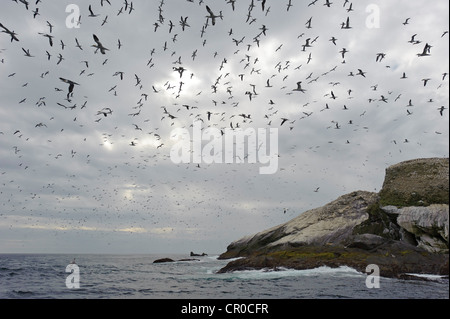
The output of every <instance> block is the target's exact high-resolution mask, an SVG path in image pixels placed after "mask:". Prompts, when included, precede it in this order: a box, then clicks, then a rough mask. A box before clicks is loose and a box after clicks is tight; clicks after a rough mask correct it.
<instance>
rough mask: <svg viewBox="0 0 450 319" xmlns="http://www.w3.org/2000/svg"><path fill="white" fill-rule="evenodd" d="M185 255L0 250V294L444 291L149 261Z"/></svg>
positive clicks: (429, 295)
mask: <svg viewBox="0 0 450 319" xmlns="http://www.w3.org/2000/svg"><path fill="white" fill-rule="evenodd" d="M162 257H169V258H172V259H174V260H179V259H182V258H191V257H189V256H186V255H164V256H161V255H78V256H74V255H21V254H3V255H0V298H1V299H128V298H132V299H338V298H358V299H411V298H417V299H448V298H449V281H448V279H441V278H439V277H437V278H433V280H429V281H423V280H397V279H391V278H384V277H381V278H380V286H379V288H372V289H369V288H367V286H366V278H367V274H364V273H359V272H357V271H355V270H353V269H351V268H347V267H341V268H337V269H330V268H326V267H323V268H318V269H312V270H282V271H243V272H235V273H228V274H217V273H216V272H217V270H219V269H220V268H222V267H223V266H225V265H226V263H227V262H228V261H221V260H217V258H216V257H217V256H207V257H194V258H198V259H199V261H184V262H181V261H180V262H175V263H164V264H153V261H154V260H156V259H158V258H162ZM74 258H76V263H77V266H78V267H79V279H80V281H79V284H80V288H79V289H69V288H67V286H66V278H67V277H69V276H71V274H70V273H68V272H66V267H67V266H68V265H69V264H70V262H71V261H72V260H73V259H74Z"/></svg>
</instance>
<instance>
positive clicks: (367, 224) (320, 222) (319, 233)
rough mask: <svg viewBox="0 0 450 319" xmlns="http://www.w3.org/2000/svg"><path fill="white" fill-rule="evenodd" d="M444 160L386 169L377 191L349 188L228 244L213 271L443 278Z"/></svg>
mask: <svg viewBox="0 0 450 319" xmlns="http://www.w3.org/2000/svg"><path fill="white" fill-rule="evenodd" d="M448 204H449V159H448V158H428V159H415V160H410V161H406V162H402V163H399V164H396V165H393V166H391V167H389V168H387V169H386V176H385V180H384V183H383V187H382V189H381V191H380V192H379V193H374V192H367V191H355V192H352V193H349V194H346V195H343V196H341V197H339V198H338V199H336V200H334V201H332V202H331V203H329V204H326V205H325V206H323V207H319V208H316V209H312V210H309V211H306V212H304V213H302V214H300V215H299V216H298V217H296V218H294V219H292V220H290V221H288V222H287V223H284V224H282V225H279V226H275V227H273V228H270V229H267V230H264V231H262V232H259V233H257V234H254V235H250V236H246V237H244V238H242V239H239V240H237V241H235V242H233V243H231V244H230V245H229V246H228V247H227V251H226V252H225V253H223V254H222V255H221V256H220V257H219V258H220V259H230V258H237V257H243V258H239V259H236V260H233V261H231V262H229V263H228V264H227V265H226V266H225V267H224V268H222V269H221V270H220V271H219V273H223V272H230V271H236V270H249V269H275V270H276V269H278V268H279V267H284V268H290V269H311V268H316V267H320V266H328V267H339V266H349V267H352V268H354V269H356V270H358V271H361V272H365V269H366V267H367V265H369V264H376V265H378V266H379V268H380V275H381V276H383V277H396V278H409V275H408V274H410V273H414V274H436V275H447V276H448V271H449V255H448V253H449V250H448V244H449V238H448V227H449V222H448V219H449V209H448Z"/></svg>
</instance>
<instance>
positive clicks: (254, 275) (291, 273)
mask: <svg viewBox="0 0 450 319" xmlns="http://www.w3.org/2000/svg"><path fill="white" fill-rule="evenodd" d="M364 275H365V274H363V273H361V272H359V271H357V270H355V269H353V268H351V267H348V266H340V267H338V268H331V267H326V266H322V267H318V268H313V269H303V270H298V269H289V268H283V267H280V268H277V269H276V270H273V269H260V270H241V271H234V272H232V273H225V274H217V276H220V277H222V278H224V279H233V278H236V279H277V278H285V277H313V276H333V277H334V276H338V277H361V276H364Z"/></svg>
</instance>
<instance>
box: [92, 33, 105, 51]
mask: <svg viewBox="0 0 450 319" xmlns="http://www.w3.org/2000/svg"><path fill="white" fill-rule="evenodd" d="M93 38H94V41H95V43H96V45H92V47H94V48H96V49H97V50H100V52H101V53H102V54H106V51H109V49H107V48H105V47H104V46H103V44H102V43H101V42H100V40H99V39H98V37H97V36H96V35H95V34H94V35H93ZM97 50H95V52H97Z"/></svg>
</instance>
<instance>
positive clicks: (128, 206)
mask: <svg viewBox="0 0 450 319" xmlns="http://www.w3.org/2000/svg"><path fill="white" fill-rule="evenodd" d="M101 2H102V1H100V0H90V1H59V0H58V1H56V0H42V1H39V3H38V4H37V5H36V4H35V1H30V4H29V8H28V10H27V8H26V6H25V4H24V3H22V2H21V1H18V3H16V2H15V1H3V2H2V10H1V13H0V23H1V24H2V25H3V27H4V28H2V29H0V31H7V30H9V31H11V32H15V33H16V37H17V38H18V40H19V41H15V40H13V41H12V42H11V36H10V35H9V34H8V33H7V32H2V33H0V62H1V63H0V178H1V179H0V252H2V253H23V252H27V253H164V252H167V253H172V252H175V253H189V252H190V251H195V252H207V253H221V252H223V251H225V250H226V246H227V245H228V244H229V243H230V242H232V241H234V240H237V239H239V238H241V237H243V236H246V235H249V234H253V233H256V232H259V231H261V230H264V229H266V228H269V227H272V226H275V225H278V224H281V223H284V222H286V221H288V220H290V219H292V218H293V217H296V216H298V215H299V214H301V213H302V212H304V211H307V210H309V209H312V208H316V207H319V206H322V205H324V204H326V203H328V202H330V201H332V200H334V199H336V198H337V197H339V196H341V195H344V194H347V193H349V192H352V191H355V190H367V191H379V190H380V188H381V186H382V183H383V179H384V174H385V169H386V167H388V166H389V165H392V164H395V163H398V162H401V161H404V160H409V159H413V158H421V157H448V151H449V145H448V141H449V132H448V125H449V120H448V119H449V117H448V114H449V113H448V106H449V105H448V100H449V97H448V89H449V85H448V83H449V82H448V76H444V73H447V72H449V65H448V54H449V47H448V42H449V41H448V33H445V32H446V31H447V30H448V21H449V17H448V9H449V8H448V6H449V4H448V1H444V0H436V1H425V0H423V1H422V0H415V1H406V0H405V1H403V0H399V1H357V2H356V1H355V2H354V3H352V4H351V2H347V3H344V1H343V0H334V1H332V3H331V5H330V6H329V7H328V6H326V5H325V0H317V1H313V2H312V3H310V2H309V1H303V0H292V1H289V0H277V1H275V0H267V1H265V5H264V10H263V8H262V2H261V1H258V0H255V1H251V0H237V1H235V4H234V6H235V7H234V9H233V6H232V3H231V1H226V0H222V1H212V0H206V1H200V3H199V0H192V1H186V0H165V1H164V2H162V1H160V0H158V1H156V0H152V1H141V0H134V1H132V4H133V9H134V10H132V11H131V13H130V7H131V4H130V3H131V1H130V0H128V4H127V7H125V6H126V5H125V2H124V1H123V0H109V2H110V4H108V3H107V1H106V0H105V1H103V6H101ZM289 2H291V4H292V6H291V7H289V6H288V4H289ZM72 3H73V4H76V5H78V7H79V9H80V15H81V20H80V22H81V23H80V24H79V25H77V24H76V23H75V26H78V27H77V28H75V27H73V26H74V24H73V23H74V22H77V21H78V20H79V19H78V18H77V19H72V18H73V17H74V16H75V15H76V14H77V12H76V10H75V11H74V10H73V7H69V9H70V10H66V9H68V6H69V5H70V4H72ZM252 3H253V4H254V7H252V5H251V4H252ZM90 4H91V5H92V11H93V13H94V15H98V16H96V17H90V16H89V15H90V12H89V5H90ZM206 5H208V6H209V7H210V8H211V10H212V11H213V12H214V14H215V15H217V16H219V15H222V17H223V19H221V18H219V17H217V18H216V21H215V25H212V23H211V22H212V21H211V19H207V16H208V15H209V13H208V11H207V10H206ZM350 6H351V7H350ZM36 8H39V10H38V12H37V13H36V11H35V10H36ZM350 8H351V9H353V10H349V9H350ZM220 12H221V14H220ZM35 13H36V14H35ZM34 15H35V17H34ZM186 18H187V20H186V23H187V25H186V26H185V28H184V30H183V27H182V25H181V24H180V22H181V20H182V19H186ZM347 18H349V22H350V27H351V28H350V29H345V28H344V29H343V28H342V27H341V26H342V24H343V23H346V21H347ZM408 18H409V20H407V19H408ZM310 19H311V20H310ZM207 20H208V21H207ZM66 22H70V23H69V25H66ZM49 24H50V25H52V30H50V26H49ZM171 25H173V26H172V27H171ZM70 26H72V28H71V27H70ZM202 30H203V32H202ZM263 31H264V32H263ZM264 33H265V34H264ZM94 34H95V35H96V36H97V37H98V39H99V40H100V42H101V43H102V45H103V46H104V47H106V48H107V49H108V50H107V51H106V54H104V55H103V54H101V53H100V51H97V52H96V48H95V47H92V46H93V45H96V43H95V41H94V37H93V35H94ZM46 35H47V36H46ZM413 35H415V36H414V38H413V39H412V37H413ZM48 36H51V37H52V38H51V39H52V42H53V45H52V46H51V45H50V41H49V37H48ZM332 37H335V38H336V39H337V40H336V41H335V44H333V42H332V41H330V39H332ZM411 40H412V41H411ZM61 41H62V42H61ZM77 41H78V43H79V45H80V46H79V47H77ZM119 41H120V44H121V46H120V48H119V45H118V44H119ZM412 42H413V43H412ZM426 43H428V44H429V45H430V46H431V47H430V49H429V50H425V52H426V53H427V54H429V55H428V56H418V55H417V54H420V53H422V52H424V47H425V45H426ZM62 44H64V47H63V45H62ZM306 44H309V45H307V46H304V45H306ZM344 48H345V51H347V52H345V53H344V57H343V56H342V54H343V53H342V51H343V49H344ZM27 50H29V51H28V52H29V54H30V55H31V57H28V56H26V54H25V51H27ZM378 53H383V54H385V56H384V57H383V58H382V59H381V55H380V56H378V60H377V54H378ZM380 59H381V60H380ZM178 67H183V68H184V69H185V71H184V73H183V74H182V77H181V78H180V74H179V72H177V71H175V70H174V68H178ZM358 69H360V70H361V71H362V72H363V74H364V76H362V75H360V74H358V73H359V71H358ZM119 72H123V79H121V77H120V75H119V74H120V73H119ZM403 73H405V75H406V78H404V79H402V77H403ZM352 75H353V76H352ZM60 78H64V79H68V80H70V81H73V82H76V83H77V85H75V86H74V89H73V92H72V94H70V95H69V98H67V97H68V96H67V94H68V90H69V84H67V83H64V82H63V81H61V80H60ZM423 79H429V80H427V81H424V80H423ZM268 81H269V82H268ZM300 81H301V88H302V89H304V90H305V91H304V92H301V91H293V90H294V89H296V88H297V82H300ZM180 82H183V84H181V88H180ZM425 82H426V83H425ZM268 84H269V85H268ZM424 84H426V85H424ZM332 91H333V95H334V97H335V98H333V97H332V94H331V92H332ZM255 93H256V94H255ZM250 97H251V99H250ZM271 101H272V102H271ZM442 106H443V107H444V108H445V109H444V110H443V114H442V115H441V114H440V110H439V109H440V108H441V107H442ZM70 107H72V108H70ZM99 111H102V112H106V113H107V114H106V115H107V116H104V115H103V114H101V113H100V114H99ZM111 112H112V113H111ZM208 112H210V113H208ZM208 114H209V119H208ZM242 115H245V117H244V116H242ZM282 119H287V121H285V122H284V123H283V125H281V123H282V122H283V120H282ZM194 121H202V122H201V123H202V127H203V129H206V128H208V127H212V128H217V129H219V130H222V131H225V129H226V128H231V127H234V128H236V127H237V126H239V127H240V128H243V129H246V128H252V129H255V130H257V129H260V128H265V129H269V128H271V129H278V148H277V149H276V150H275V145H271V146H272V149H271V151H277V153H278V170H277V172H276V173H275V174H271V175H262V174H260V173H259V169H260V167H262V166H264V165H263V164H261V163H256V164H252V163H243V164H237V163H235V164H220V163H213V164H205V163H201V164H199V165H197V164H195V163H186V164H175V163H174V162H173V161H172V160H171V158H170V151H171V148H172V147H173V145H174V144H175V142H176V141H174V140H172V139H171V136H172V135H173V134H172V133H173V131H174V129H176V128H184V129H187V130H188V131H192V125H193V123H194Z"/></svg>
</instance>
